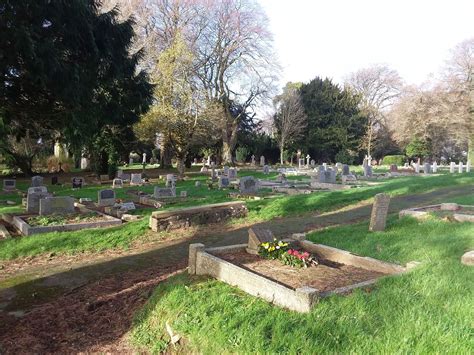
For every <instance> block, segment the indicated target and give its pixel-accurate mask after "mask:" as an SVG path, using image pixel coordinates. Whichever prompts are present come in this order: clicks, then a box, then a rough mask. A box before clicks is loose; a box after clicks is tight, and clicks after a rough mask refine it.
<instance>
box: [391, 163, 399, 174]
mask: <svg viewBox="0 0 474 355" xmlns="http://www.w3.org/2000/svg"><path fill="white" fill-rule="evenodd" d="M390 172H391V173H398V166H397V164H390Z"/></svg>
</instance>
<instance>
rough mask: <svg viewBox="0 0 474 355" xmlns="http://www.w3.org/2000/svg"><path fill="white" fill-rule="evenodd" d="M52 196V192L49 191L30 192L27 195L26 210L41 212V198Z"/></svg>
mask: <svg viewBox="0 0 474 355" xmlns="http://www.w3.org/2000/svg"><path fill="white" fill-rule="evenodd" d="M50 196H51V194H50V193H48V192H32V193H29V194H28V195H27V197H26V212H28V213H39V206H40V200H41V199H43V198H46V197H50Z"/></svg>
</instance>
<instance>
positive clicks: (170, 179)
mask: <svg viewBox="0 0 474 355" xmlns="http://www.w3.org/2000/svg"><path fill="white" fill-rule="evenodd" d="M173 182H174V183H175V184H176V176H175V175H174V174H166V184H165V186H166V187H172V186H173Z"/></svg>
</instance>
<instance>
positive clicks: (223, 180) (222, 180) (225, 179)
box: [219, 175, 230, 189]
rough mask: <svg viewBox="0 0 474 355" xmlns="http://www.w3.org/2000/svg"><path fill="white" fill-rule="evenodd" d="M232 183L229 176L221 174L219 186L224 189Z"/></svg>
mask: <svg viewBox="0 0 474 355" xmlns="http://www.w3.org/2000/svg"><path fill="white" fill-rule="evenodd" d="M229 185H230V180H229V178H228V177H227V176H223V175H222V176H219V188H220V189H222V188H225V187H229Z"/></svg>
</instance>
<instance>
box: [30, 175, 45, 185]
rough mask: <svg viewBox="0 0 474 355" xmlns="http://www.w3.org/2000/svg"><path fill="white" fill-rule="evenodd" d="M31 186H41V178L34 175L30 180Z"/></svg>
mask: <svg viewBox="0 0 474 355" xmlns="http://www.w3.org/2000/svg"><path fill="white" fill-rule="evenodd" d="M31 186H32V187H36V186H43V177H42V176H39V175H36V176H33V177H32V178H31Z"/></svg>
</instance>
